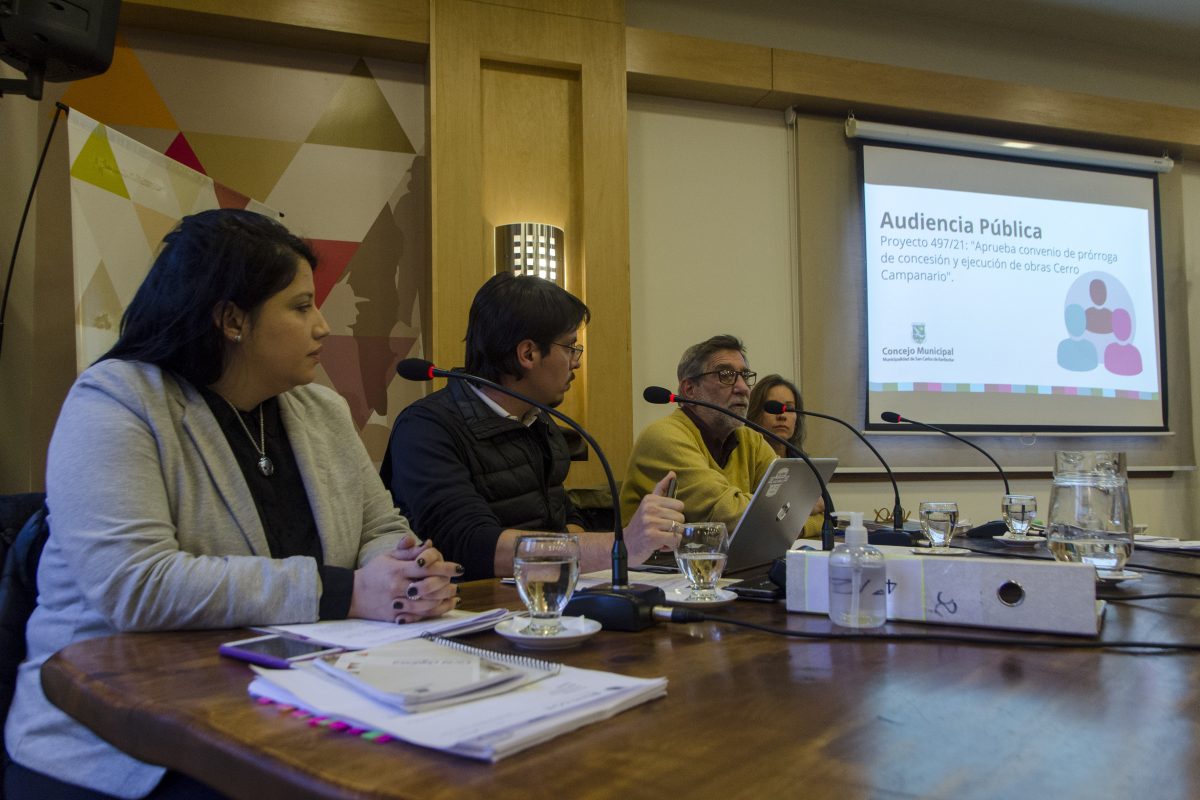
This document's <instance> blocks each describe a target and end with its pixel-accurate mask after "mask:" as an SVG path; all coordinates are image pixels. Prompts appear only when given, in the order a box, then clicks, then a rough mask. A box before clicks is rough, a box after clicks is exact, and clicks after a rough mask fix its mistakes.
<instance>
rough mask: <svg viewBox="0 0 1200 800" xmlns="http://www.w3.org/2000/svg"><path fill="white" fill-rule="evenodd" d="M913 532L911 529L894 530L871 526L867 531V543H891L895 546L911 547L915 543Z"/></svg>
mask: <svg viewBox="0 0 1200 800" xmlns="http://www.w3.org/2000/svg"><path fill="white" fill-rule="evenodd" d="M913 536H914V534H913V533H912V531H907V530H899V531H898V530H896V529H895V528H885V527H882V526H880V527H878V528H872V529H870V530H869V531H868V532H867V543H868V544H884V545H893V546H896V547H912V546H914V545H915V544H916V543H915V542H914V541H913Z"/></svg>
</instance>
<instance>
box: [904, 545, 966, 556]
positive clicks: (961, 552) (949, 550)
mask: <svg viewBox="0 0 1200 800" xmlns="http://www.w3.org/2000/svg"><path fill="white" fill-rule="evenodd" d="M909 552H910V553H915V554H916V555H919V556H965V555H969V554H970V552H971V551H970V550H968V549H967V548H965V547H946V548H944V549H942V550H934V549H933V548H932V547H914V548H912V549H911V550H909Z"/></svg>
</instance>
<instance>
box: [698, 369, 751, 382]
mask: <svg viewBox="0 0 1200 800" xmlns="http://www.w3.org/2000/svg"><path fill="white" fill-rule="evenodd" d="M705 375H716V376H717V380H719V381H720V382H721V383H723V384H724V385H726V386H733V385H734V384H735V383H737V379H738V378H739V377H740V378H741V379H742V380H744V381H745V382H746V385H747V386H753V385H754V381H755V379H757V378H758V373H757V372H752V371H750V370H748V369H743V370H741V371H739V370H736V369H730V368H729V367H725V368H724V369H713V370H709V371H708V372H701V373H700V374H699V375H697V376H696V377H697V378H703V377H704V376H705Z"/></svg>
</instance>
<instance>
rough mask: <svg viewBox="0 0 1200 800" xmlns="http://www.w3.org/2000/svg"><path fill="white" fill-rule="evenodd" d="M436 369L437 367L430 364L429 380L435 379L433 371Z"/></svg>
mask: <svg viewBox="0 0 1200 800" xmlns="http://www.w3.org/2000/svg"><path fill="white" fill-rule="evenodd" d="M434 369H436V367H434V366H433V364H430V365H429V380H433V371H434Z"/></svg>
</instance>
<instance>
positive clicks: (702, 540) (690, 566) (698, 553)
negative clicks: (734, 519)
mask: <svg viewBox="0 0 1200 800" xmlns="http://www.w3.org/2000/svg"><path fill="white" fill-rule="evenodd" d="M728 558H729V534H728V533H727V531H726V529H725V523H724V522H689V523H686V524H685V525H684V526H683V527H682V528H681V529H680V535H679V544H678V545H677V546H676V548H675V562H676V563H677V564H678V565H679V572H680V573H681V574H682V575H683V577H684V578H686V579H687V582H688V587H689V588H690V589H691V593H690V594H689V595H688V596H687V597H686V598H684V599H685V600H688V601H696V602H705V601H710V600H719V599H720V597H721V596H720V595H719V594H717V581H719V580H720V579H721V574H722V573H723V572H725V561H726V560H727V559H728Z"/></svg>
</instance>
